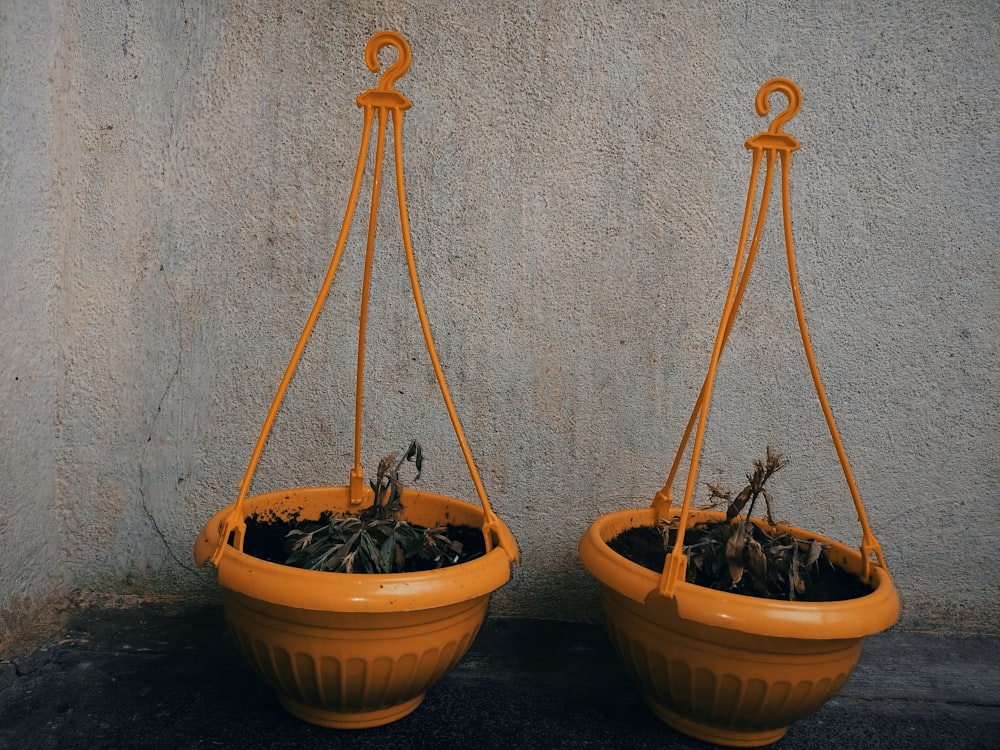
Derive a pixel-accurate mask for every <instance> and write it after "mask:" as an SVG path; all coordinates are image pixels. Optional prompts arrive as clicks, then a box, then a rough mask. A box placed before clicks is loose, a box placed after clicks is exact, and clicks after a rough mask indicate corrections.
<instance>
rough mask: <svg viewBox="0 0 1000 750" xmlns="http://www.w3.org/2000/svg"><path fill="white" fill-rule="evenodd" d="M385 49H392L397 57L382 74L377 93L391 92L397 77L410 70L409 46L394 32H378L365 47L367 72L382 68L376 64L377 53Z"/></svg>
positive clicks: (377, 70) (375, 71) (376, 71)
mask: <svg viewBox="0 0 1000 750" xmlns="http://www.w3.org/2000/svg"><path fill="white" fill-rule="evenodd" d="M386 47H394V48H395V49H396V52H397V53H398V55H399V56H398V58H397V59H396V62H394V63H393V64H392V65H390V66H389V68H388V69H387V70H386V71H385V72H384V73H383V74H382V78H381V79H380V80H379V82H378V90H379V91H391V90H392V87H393V85H394V84H395V83H396V81H397V80H399V77H400V76H402V75H403V74H404V73H405V72H406V71H407V70H409V69H410V60H411V55H410V45H409V43H408V42H407V41H406V39H404V38H403V36H402V35H401V34H399V33H398V32H395V31H380V32H379V33H377V34H375V35H374V36H373V37H372V38H371V39H369V40H368V43H367V44H366V45H365V65H367V66H368V70H370V71H371V72H372V73H378V72H379V70H380V69H381V67H382V66H381V65H379V62H378V53H379V52H381V51H382V50H383V49H384V48H386Z"/></svg>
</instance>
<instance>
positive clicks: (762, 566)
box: [747, 537, 767, 594]
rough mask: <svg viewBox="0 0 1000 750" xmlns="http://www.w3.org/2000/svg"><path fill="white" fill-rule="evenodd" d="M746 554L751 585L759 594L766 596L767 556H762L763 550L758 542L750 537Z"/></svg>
mask: <svg viewBox="0 0 1000 750" xmlns="http://www.w3.org/2000/svg"><path fill="white" fill-rule="evenodd" d="M747 553H748V555H747V556H748V557H749V558H750V576H751V578H752V579H753V585H754V586H755V587H756V589H757V590H758V591H759V592H760V593H762V594H766V593H767V555H765V554H764V548H763V547H761V546H760V542H758V541H757V540H756V539H754V538H753V537H750V539H749V540H748V541H747Z"/></svg>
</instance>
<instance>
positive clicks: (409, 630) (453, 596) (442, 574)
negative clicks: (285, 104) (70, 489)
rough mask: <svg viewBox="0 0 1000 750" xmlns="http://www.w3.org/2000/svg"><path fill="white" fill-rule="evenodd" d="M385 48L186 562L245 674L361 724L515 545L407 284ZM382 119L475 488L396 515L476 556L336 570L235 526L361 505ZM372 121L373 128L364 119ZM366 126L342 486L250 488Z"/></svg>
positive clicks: (409, 679)
mask: <svg viewBox="0 0 1000 750" xmlns="http://www.w3.org/2000/svg"><path fill="white" fill-rule="evenodd" d="M385 46H391V47H394V48H395V49H396V51H397V53H398V59H397V60H396V62H395V63H394V64H393V65H392V66H390V67H389V68H388V69H387V70H386V71H385V72H384V73H383V74H382V77H381V80H380V82H379V86H378V88H376V89H370V90H368V91H366V92H365V93H363V94H361V96H359V97H358V105H359V106H361V107H363V108H364V115H365V122H364V131H363V138H362V147H361V150H360V156H359V158H358V165H357V169H356V172H355V176H354V182H353V187H352V190H351V194H350V198H349V200H348V210H347V215H346V217H345V220H344V225H343V228H342V230H341V233H340V238H339V240H338V242H337V245H336V248H335V250H334V253H333V258H332V260H331V262H330V266H329V269H328V271H327V274H326V277H325V279H324V281H323V284H322V287H321V289H320V292H319V295H318V297H317V299H316V303H315V305H314V306H313V309H312V312H311V313H310V315H309V318H308V320H307V322H306V325H305V329H304V330H303V332H302V335H301V336H300V338H299V342H298V345H297V346H296V348H295V351H294V353H293V355H292V358H291V361H290V362H289V364H288V367H287V369H286V371H285V375H284V377H283V378H282V380H281V383H280V385H279V386H278V390H277V393H276V395H275V397H274V400H273V402H272V404H271V407H270V410H269V412H268V414H267V417H266V419H265V420H264V425H263V428H262V429H261V432H260V435H259V437H258V439H257V444H256V447H255V448H254V451H253V453H252V456H251V458H250V463H249V466H248V467H247V470H246V473H245V474H244V477H243V481H242V483H241V485H240V491H239V494H238V497H237V499H236V501H235V502H234V503H232V504H231V505H228V506H226V507H225V508H223V509H222V510H220V511H219V512H218V513H216V514H215V515H214V516H213V517H212V518H211V519H209V521H208V523H206V524H205V527H204V529H203V530H202V532H201V534H200V535H199V537H198V539H197V541H196V543H195V548H194V556H195V561H196V562H197V563H198V565H199V566H200V565H204V564H205V563H206V562H210V563H212V564H213V565H214V566H215V567H216V568H217V569H218V580H219V584H220V586H221V587H222V591H223V606H224V610H225V613H226V618H227V621H228V623H229V626H230V629H231V631H232V633H233V635H234V637H235V640H236V643H237V644H238V646H239V648H240V650H241V651H242V652H243V654H244V656H245V657H246V658H247V660H248V661H249V662H250V664H251V665H252V666H253V668H254V669H256V671H257V672H258V673H259V674H260V675H261V677H262V678H263V679H264V680H265V681H267V682H268V683H269V684H270V685H271V686H272V687H273V688H274V689H275V690H276V691H277V692H278V696H279V698H280V700H281V702H282V704H283V705H284V706H285V707H286V708H287V709H288V710H289V711H290V712H291V713H293V714H294V715H296V716H298V717H300V718H302V719H304V720H306V721H309V722H312V723H314V724H319V725H323V726H328V727H337V728H346V729H351V728H363V727H372V726H378V725H381V724H386V723H389V722H392V721H395V720H397V719H400V718H402V717H404V716H406V715H407V714H409V713H410V712H411V711H413V710H414V709H416V707H417V706H418V705H419V704H420V702H421V701H422V700H423V697H424V694H425V692H426V691H427V690H428V689H429V688H430V687H431V686H432V685H433V684H434V683H435V682H437V681H438V680H440V679H441V678H442V677H443V676H444V675H445V674H446V673H447V672H448V671H449V670H450V669H451V668H452V667H454V666H455V664H456V663H457V662H458V661H459V660H460V659H461V658H462V656H463V655H464V654H465V652H466V650H467V649H468V648H469V645H470V644H471V643H472V640H473V639H474V638H475V636H476V633H477V632H478V631H479V628H480V626H481V625H482V623H483V619H484V617H485V615H486V609H487V604H488V601H489V595H490V593H492V592H493V591H494V590H496V589H497V588H499V587H500V586H502V585H504V584H505V583H506V582H507V581H508V579H509V578H510V566H511V563H514V562H516V561H517V558H518V550H517V544H516V542H515V541H514V537H513V536H512V535H511V533H510V530H509V529H508V528H507V526H506V525H504V523H503V522H502V521H500V519H499V518H497V516H496V515H495V514H494V513H493V511H492V509H491V507H490V503H489V500H488V498H487V496H486V491H485V489H484V488H483V484H482V481H481V479H480V477H479V473H478V470H477V469H476V466H475V462H474V461H473V459H472V454H471V451H470V449H469V445H468V442H467V441H466V439H465V435H464V433H463V431H462V427H461V424H460V422H459V420H458V415H457V413H456V411H455V407H454V404H453V403H452V399H451V395H450V393H449V392H448V388H447V386H446V384H445V381H444V374H443V371H442V368H441V365H440V362H439V361H438V357H437V353H436V351H435V348H434V342H433V339H432V337H431V330H430V325H429V323H428V320H427V315H426V312H425V310H424V304H423V300H422V297H421V294H420V286H419V283H418V281H417V273H416V266H415V261H414V255H413V248H412V246H411V242H410V232H409V225H408V219H407V212H406V200H405V195H404V191H403V161H402V144H401V133H402V117H403V111H404V110H405V109H407V108H408V107H409V106H410V102H409V100H408V99H407V98H406V97H405V96H403V95H402V94H400V93H399V92H398V91H395V90H394V89H393V88H392V85H393V83H394V82H395V81H396V79H397V78H399V76H401V75H402V74H403V73H404V72H405V71H406V69H407V68H408V67H409V64H410V48H409V45H408V44H407V43H406V41H405V40H404V39H403V38H402V37H401V36H400V35H399V34H397V33H395V32H391V31H384V32H380V33H378V34H376V35H374V36H373V37H372V38H371V39H370V40H369V42H368V44H367V46H366V47H365V62H366V64H367V65H368V68H369V69H370V70H372V71H373V72H377V71H378V70H379V60H378V54H379V51H380V50H381V49H382V48H383V47H385ZM390 122H391V123H392V125H393V129H392V131H391V132H392V133H393V138H394V143H395V149H394V151H393V153H394V156H395V173H396V184H397V193H398V206H399V213H400V223H401V227H402V239H403V245H404V250H405V254H406V263H407V268H408V270H409V275H410V282H411V288H412V291H413V299H414V302H415V305H416V311H417V316H418V318H419V322H420V326H421V329H422V331H423V334H424V340H425V343H426V345H427V351H428V354H429V355H430V360H431V365H432V367H433V369H434V373H435V377H436V378H437V381H438V385H439V386H440V389H441V395H442V397H443V399H444V405H445V407H446V409H447V412H448V415H449V417H450V419H451V422H452V426H453V427H454V430H455V435H456V437H457V439H458V443H459V446H460V448H461V450H462V453H463V455H464V457H465V460H466V464H467V466H468V468H469V472H470V476H471V478H472V482H473V485H474V486H475V489H476V492H477V494H478V496H479V501H480V505H479V506H476V505H473V504H470V503H467V502H464V501H462V500H459V499H456V498H452V497H446V496H444V495H438V494H434V493H431V492H421V491H416V490H412V489H408V490H404V491H403V494H402V496H401V500H402V504H403V506H404V509H403V511H402V513H403V519H405V520H408V521H410V522H412V523H415V524H419V525H421V526H425V527H434V526H439V525H445V524H452V525H460V526H470V527H474V528H479V529H481V530H482V534H483V539H484V542H485V550H486V551H485V554H484V555H483V556H481V557H478V558H475V559H472V560H469V561H467V562H463V563H461V564H457V565H453V566H451V567H445V568H441V569H437V570H431V571H426V572H412V573H341V572H327V571H316V570H306V569H302V568H296V567H291V566H288V565H282V564H278V563H274V562H268V561H266V560H263V559H260V558H257V557H254V556H253V555H251V554H248V553H247V552H245V551H244V540H245V537H246V534H247V533H248V531H247V529H248V527H247V522H248V521H250V520H251V519H254V518H255V517H256V518H257V519H266V520H279V521H289V520H291V519H293V518H298V519H301V520H315V519H319V518H321V516H322V515H323V514H324V513H330V514H332V515H335V516H340V515H345V514H353V513H357V512H358V511H360V510H361V509H362V508H363V507H365V505H366V503H370V502H371V500H372V490H371V489H370V488H369V487H367V486H366V485H365V482H364V473H363V471H362V468H361V458H360V456H361V424H362V393H363V376H364V356H365V338H366V326H367V311H368V300H369V290H370V287H371V279H372V254H373V246H374V241H375V231H374V230H375V226H376V215H377V208H378V197H379V189H380V184H381V183H380V181H379V179H378V176H379V175H380V174H381V172H382V167H383V157H384V155H385V135H386V132H387V130H388V126H389V124H390ZM376 123H377V125H376ZM373 126H374V129H376V132H377V137H376V144H375V149H374V151H375V175H376V176H375V178H374V179H373V187H372V197H371V216H370V219H369V232H368V235H367V236H368V239H367V248H366V257H365V270H364V279H363V282H362V293H361V305H360V309H361V312H360V323H359V331H358V340H359V345H358V366H357V381H356V383H355V387H356V409H355V422H354V466H353V468H352V469H351V471H350V477H349V481H348V483H347V484H346V485H344V486H330V487H299V488H294V489H288V490H282V491H278V492H270V493H267V494H261V495H250V494H249V489H250V484H251V481H252V479H253V476H254V472H255V470H256V467H257V464H258V461H259V459H260V456H261V453H262V451H263V449H264V446H265V444H266V442H267V438H268V435H269V434H270V431H271V427H272V425H273V423H274V419H275V416H276V415H277V412H278V410H279V407H280V405H281V402H282V400H283V398H284V396H285V393H286V391H287V389H288V386H289V384H290V382H291V379H292V376H293V374H294V372H295V369H296V367H297V365H298V362H299V360H300V358H301V356H302V353H303V350H304V349H305V346H306V343H307V342H308V339H309V336H310V334H311V332H312V330H313V327H314V326H315V324H316V321H317V319H318V317H319V313H320V310H321V308H322V306H323V304H324V302H325V300H326V298H327V295H328V293H329V291H330V288H331V285H332V283H333V279H334V276H335V274H336V269H337V266H338V264H339V262H340V259H341V256H342V254H343V251H344V247H345V243H346V239H347V235H348V230H349V227H350V223H351V218H352V216H353V213H354V208H355V206H356V204H357V200H358V195H359V189H360V185H361V182H362V178H363V176H364V172H365V161H366V158H367V155H368V152H369V140H370V134H371V131H372V130H373Z"/></svg>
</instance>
